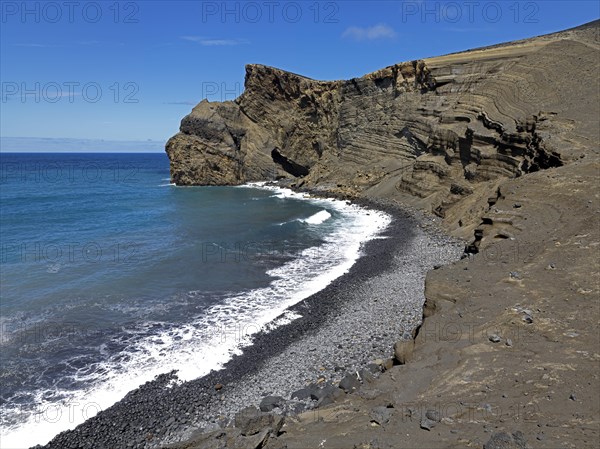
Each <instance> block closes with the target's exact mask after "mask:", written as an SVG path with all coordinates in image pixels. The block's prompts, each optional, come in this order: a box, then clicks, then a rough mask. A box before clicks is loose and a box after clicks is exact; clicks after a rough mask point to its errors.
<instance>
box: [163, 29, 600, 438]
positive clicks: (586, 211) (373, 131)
mask: <svg viewBox="0 0 600 449" xmlns="http://www.w3.org/2000/svg"><path fill="white" fill-rule="evenodd" d="M599 49H600V42H599V39H598V22H594V23H593V24H590V25H588V26H585V27H580V28H576V29H573V30H567V31H564V32H562V33H557V34H553V35H548V36H543V37H539V38H534V39H528V40H524V41H519V42H515V43H509V44H504V45H499V46H494V47H488V48H485V49H479V50H473V51H469V52H464V53H458V54H452V55H447V56H441V57H437V58H430V59H426V60H423V61H416V62H413V63H406V64H398V65H396V66H393V67H390V68H386V69H382V70H381V71H378V72H375V73H373V74H370V75H366V76H365V77H363V78H360V79H357V80H351V81H336V82H317V81H312V80H308V79H305V78H301V77H298V76H296V75H293V74H288V73H286V72H282V71H278V70H277V69H271V68H265V67H262V66H250V67H249V68H248V72H249V73H248V77H247V80H246V92H245V93H244V94H243V95H242V97H241V98H240V99H238V100H236V102H229V103H223V104H220V103H219V104H212V103H207V102H203V103H201V104H200V105H198V106H197V107H196V108H195V109H194V112H193V113H192V114H191V115H190V116H188V117H186V119H184V121H183V122H182V131H183V132H182V133H180V134H178V135H177V136H175V137H174V138H173V139H171V141H170V142H169V144H168V147H167V151H168V154H169V156H170V158H171V163H172V166H171V167H172V168H171V170H172V176H173V179H174V180H175V181H177V182H179V183H182V184H205V183H216V184H223V183H224V184H236V183H239V182H244V181H246V180H253V179H271V178H274V177H278V176H286V177H290V178H293V175H299V174H300V173H298V170H299V167H302V169H303V170H305V171H307V172H308V174H306V175H305V176H304V177H303V178H298V179H293V180H292V181H290V182H292V183H293V184H295V185H296V186H300V187H308V188H311V189H322V190H324V191H334V192H338V193H343V194H346V195H349V196H365V197H373V198H388V199H392V200H395V201H397V202H398V203H400V204H402V205H408V206H413V207H419V208H423V209H426V210H429V211H432V212H434V213H436V214H438V215H439V216H440V217H442V218H443V226H444V228H445V229H446V230H447V231H448V232H451V233H453V234H454V235H456V236H459V237H462V238H464V239H466V240H467V241H468V243H469V250H470V253H471V254H470V256H469V257H468V258H465V259H463V260H461V261H460V262H458V263H455V264H453V265H450V266H445V267H441V268H439V269H437V270H434V271H432V272H430V273H429V274H428V276H427V281H426V295H425V296H426V298H427V302H426V304H425V308H424V315H425V317H426V319H425V321H424V324H423V325H422V327H421V328H420V329H419V332H418V334H417V337H416V339H415V351H414V353H413V355H412V358H411V359H410V360H409V362H408V363H407V364H405V365H396V366H394V367H392V368H391V369H389V370H387V371H386V372H385V373H383V374H382V375H381V377H379V378H378V379H376V380H375V381H373V382H372V383H365V384H364V385H363V387H362V390H361V391H360V392H359V393H356V394H353V395H348V396H347V397H346V398H345V399H343V400H342V401H341V402H338V403H335V404H333V405H330V406H328V407H325V408H321V409H319V411H318V412H310V413H305V414H304V415H301V416H299V417H298V418H293V419H292V418H288V419H287V420H286V424H285V426H284V427H283V429H282V431H283V432H284V433H282V434H281V435H280V436H279V437H278V438H271V439H269V440H268V441H267V442H266V446H265V447H267V448H284V447H287V448H289V449H292V448H319V447H322V448H353V447H357V448H446V447H450V448H454V447H456V448H458V447H461V448H462V447H482V446H483V444H484V443H485V442H486V441H488V440H489V439H490V436H491V435H492V434H493V433H495V432H502V431H504V432H507V433H508V434H512V433H513V432H517V431H520V432H522V433H523V438H525V439H526V440H527V445H528V446H527V447H532V448H563V447H568V448H597V447H600V442H599V441H600V435H599V433H600V394H599V392H600V382H599V379H598V376H599V374H598V373H599V372H600V370H599V368H600V346H599V317H600V314H599V293H600V291H599V272H600V264H599V261H600V257H599V256H600V251H599V249H600V221H599V217H600V215H599V214H600V181H599V174H600V162H599V141H600V130H599V122H600V113H599V104H600V93H599V84H598V80H599V75H600V70H599V64H600V52H599ZM267 81H269V82H267ZM261 86H262V87H261ZM265 86H267V87H265ZM273 86H275V87H273ZM265 89H267V90H269V89H272V90H269V91H268V92H266V91H265ZM284 108H286V114H285V115H284V114H282V111H283V110H284ZM259 111H263V113H259ZM274 117H275V118H274ZM307 117H308V118H309V119H310V120H308V119H307ZM273 149H277V152H278V153H277V154H279V156H281V157H279V156H277V155H275V156H276V157H271V156H272V155H273V153H272V151H273ZM282 157H284V158H285V159H282ZM221 161H222V162H221ZM490 337H491V338H490ZM509 339H510V342H509V341H508V340H509ZM492 340H499V341H497V342H494V341H492ZM378 406H383V407H387V408H386V410H387V412H382V409H377V411H376V412H375V413H374V412H373V408H375V407H378ZM427 410H430V412H429V417H430V418H433V421H438V420H441V421H440V422H437V423H435V422H434V427H432V428H431V429H430V430H425V429H422V428H421V421H422V417H423V415H424V414H425V412H426V411H427ZM431 411H435V412H437V416H436V413H432V412H431ZM381 413H384V414H386V415H389V416H388V417H387V418H389V421H387V422H386V420H387V418H382V417H381V416H380V415H381ZM424 424H427V423H424ZM430 424H431V423H430ZM429 427H430V426H429ZM505 437H506V438H505V440H507V441H505V442H504V443H502V444H503V445H491V444H488V446H487V447H488V448H493V447H495V448H509V447H515V448H516V447H525V443H524V442H523V440H522V438H521V435H520V434H517V436H509V435H506V436H505ZM508 440H510V441H511V442H508ZM498 444H500V443H498Z"/></svg>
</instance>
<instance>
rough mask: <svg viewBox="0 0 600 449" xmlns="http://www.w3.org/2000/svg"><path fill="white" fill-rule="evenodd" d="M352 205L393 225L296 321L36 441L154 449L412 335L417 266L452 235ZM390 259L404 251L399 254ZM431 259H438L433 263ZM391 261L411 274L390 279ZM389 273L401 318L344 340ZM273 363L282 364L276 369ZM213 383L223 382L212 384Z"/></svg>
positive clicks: (416, 319) (380, 353)
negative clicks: (194, 374) (178, 380)
mask: <svg viewBox="0 0 600 449" xmlns="http://www.w3.org/2000/svg"><path fill="white" fill-rule="evenodd" d="M358 203H359V204H360V205H362V206H365V207H368V208H372V209H378V210H381V211H384V212H387V213H389V214H390V215H392V217H393V221H392V223H391V224H390V225H389V227H388V228H387V229H386V230H385V231H384V232H383V236H385V237H387V238H385V239H383V238H376V239H374V240H371V241H369V242H367V244H366V245H364V247H363V256H362V257H360V258H359V259H358V261H357V262H356V263H355V264H354V265H353V266H352V268H351V269H350V271H349V272H348V273H346V274H344V275H342V276H341V277H339V278H337V279H336V280H335V281H333V282H332V283H331V284H330V285H329V286H327V287H326V288H325V289H323V290H321V291H319V292H318V293H316V294H314V295H312V296H310V297H309V298H307V299H305V300H304V301H302V302H301V303H298V304H296V305H295V306H293V307H291V308H290V309H289V310H291V311H293V312H295V313H298V314H300V315H301V316H302V317H301V318H298V319H296V320H294V321H292V322H291V323H289V324H287V325H285V326H281V327H278V328H276V329H274V330H272V331H270V332H268V333H265V332H260V333H259V334H257V335H256V336H255V337H254V338H253V344H252V345H251V346H248V347H245V348H244V352H243V354H241V355H239V356H235V357H234V358H233V359H232V360H231V361H229V362H228V363H227V364H226V365H225V367H224V368H223V369H222V370H220V371H213V372H211V373H209V374H208V375H207V376H204V377H202V378H200V379H196V380H193V381H190V382H186V383H183V384H173V380H175V377H174V376H173V375H169V374H165V375H162V376H159V377H158V378H157V379H156V380H154V381H152V382H149V383H147V384H145V385H142V386H141V387H140V388H138V389H137V390H134V391H132V392H130V393H129V394H128V395H127V396H126V397H125V398H123V399H122V400H121V401H119V402H118V403H116V404H115V405H113V406H112V407H110V408H108V409H106V410H104V411H103V412H101V413H99V414H98V415H97V416H95V417H93V418H91V419H89V420H87V421H86V422H85V423H83V424H82V425H80V426H78V427H77V428H75V429H74V430H72V431H67V432H63V433H61V434H59V435H57V436H56V437H55V438H54V439H53V440H52V441H51V442H50V443H48V444H47V445H45V446H36V447H44V448H47V449H51V448H59V447H60V448H62V447H70V446H71V445H75V446H76V447H94V448H102V447H107V448H108V447H111V446H116V447H137V448H152V447H160V445H162V444H165V443H167V442H176V441H181V440H184V439H185V438H186V437H188V436H189V435H191V433H193V432H194V431H196V430H197V429H198V428H199V427H202V428H205V429H207V430H210V429H214V428H218V427H219V425H223V424H226V423H227V421H228V420H229V419H231V418H232V417H233V415H234V414H235V413H236V412H238V411H239V410H241V409H243V408H244V407H246V406H249V405H258V403H259V402H260V399H261V398H262V396H265V395H267V394H280V395H282V396H285V397H288V398H289V395H290V394H291V392H292V391H293V390H295V389H298V388H302V387H303V386H305V385H306V383H307V382H308V381H316V380H317V377H325V378H326V379H327V381H328V382H329V381H331V382H333V381H335V380H339V378H340V377H341V376H342V375H343V374H344V373H345V372H347V371H352V370H354V369H358V368H360V367H362V366H364V365H366V364H367V363H369V361H372V360H374V359H377V358H388V357H390V355H391V354H390V352H391V347H392V345H393V343H394V342H395V341H397V340H398V339H399V338H400V337H401V336H402V333H403V332H412V331H413V329H414V328H415V327H416V326H418V325H419V324H420V319H421V315H422V303H423V301H424V297H423V281H424V276H425V273H426V271H428V270H429V269H431V268H433V266H435V265H439V264H441V263H443V262H444V261H446V262H447V261H449V259H453V258H456V256H457V255H458V253H459V248H458V246H456V248H455V249H454V250H453V254H452V256H451V257H450V256H449V254H445V253H446V251H448V248H449V245H448V243H449V242H451V241H452V240H451V239H449V238H445V237H441V236H440V235H437V236H431V235H428V233H426V232H423V230H422V229H421V228H420V227H419V225H420V224H419V222H418V220H417V219H415V218H412V217H409V216H408V214H406V213H405V212H403V211H402V210H400V209H398V208H396V207H394V206H391V205H385V204H384V203H380V202H377V203H375V202H367V201H359V202H358ZM421 226H425V223H423V224H421ZM437 244H439V246H436V245H437ZM428 248H429V251H428V250H427V249H428ZM460 252H462V251H460ZM398 255H403V257H402V256H401V257H400V259H398ZM440 256H441V258H442V259H444V260H439V259H440ZM411 258H412V259H411ZM409 259H411V260H412V261H413V264H412V265H411V264H410V261H409ZM434 259H435V260H434ZM400 264H402V265H405V266H409V267H410V268H412V269H413V270H412V271H410V269H409V270H407V271H406V272H405V273H404V274H403V275H402V274H401V276H398V272H397V268H398V267H399V266H400ZM394 272H395V273H396V274H395V276H394V278H398V277H402V278H403V279H404V281H405V284H406V285H400V284H399V285H398V286H397V288H400V289H402V290H412V292H411V293H409V294H408V296H411V297H412V298H411V299H409V298H407V299H406V302H407V304H406V305H404V306H403V312H401V313H403V314H404V315H407V318H406V320H405V321H406V322H405V323H402V321H401V320H395V322H396V324H395V325H393V326H391V327H389V329H388V332H385V331H384V332H382V331H381V328H378V327H377V326H375V325H374V324H370V325H366V326H363V328H362V329H361V332H362V333H361V334H360V337H361V338H357V337H356V336H355V337H354V341H353V340H352V337H349V336H348V335H346V334H348V333H351V332H353V331H357V329H359V327H358V326H357V322H359V321H361V320H360V318H359V317H362V319H363V320H369V319H373V318H375V317H374V314H373V311H372V310H370V309H369V307H363V308H362V309H360V308H359V307H357V305H359V304H361V303H363V304H367V303H366V301H367V300H368V297H369V296H373V294H374V290H373V288H374V287H373V285H374V284H378V282H370V284H369V281H373V280H375V279H376V278H377V277H378V276H379V277H381V276H390V275H392V274H393V273H394ZM409 274H410V275H409ZM380 281H381V279H380ZM379 284H380V285H382V286H383V289H384V290H382V291H381V292H379V294H380V295H381V296H382V297H384V296H388V297H389V296H392V295H393V292H391V291H390V290H386V289H387V288H388V287H389V282H388V286H385V285H383V284H384V283H381V282H379ZM409 285H410V286H412V287H409ZM390 293H392V295H390ZM403 294H404V293H403ZM349 296H350V297H351V299H349ZM397 302H398V301H397V298H391V300H390V301H388V303H387V304H386V305H387V306H389V308H386V307H382V304H383V301H382V300H380V302H379V304H378V309H379V310H380V312H381V316H386V315H388V316H389V313H390V312H391V310H392V309H393V306H394V304H396V305H397ZM350 305H352V306H353V308H355V309H356V310H355V311H354V312H352V313H349V312H348V310H346V309H347V308H348V307H349V306H350ZM396 313H399V312H398V311H396ZM396 317H397V315H396ZM369 328H370V329H369ZM367 334H369V335H367ZM384 334H387V335H384ZM335 335H337V336H338V337H339V338H338V340H339V342H327V341H324V339H325V338H328V337H327V336H329V337H331V336H335ZM376 337H377V338H376ZM282 361H285V362H287V363H288V365H283V366H282V365H281V364H282V363H283V362H282ZM292 361H294V362H292ZM311 361H312V362H311ZM311 363H312V365H311ZM313 365H326V366H313ZM278 367H279V369H278ZM321 368H324V369H321ZM342 368H343V369H342ZM311 369H312V373H311ZM311 374H312V376H311ZM311 377H312V379H311ZM217 384H221V385H222V386H223V387H222V388H220V389H219V390H216V389H215V386H216V385H217ZM300 409H302V408H301V407H300ZM299 411H300V410H299ZM117 429H118V430H117Z"/></svg>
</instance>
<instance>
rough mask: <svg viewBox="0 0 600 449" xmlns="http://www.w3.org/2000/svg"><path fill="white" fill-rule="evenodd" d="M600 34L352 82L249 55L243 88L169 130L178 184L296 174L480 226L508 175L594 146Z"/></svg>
mask: <svg viewBox="0 0 600 449" xmlns="http://www.w3.org/2000/svg"><path fill="white" fill-rule="evenodd" d="M598 44H599V40H598V28H597V26H596V25H592V26H584V27H579V28H575V29H572V30H567V31H564V32H561V33H556V34H553V35H548V36H542V37H538V38H534V39H528V40H524V41H518V42H514V43H510V44H504V45H499V46H494V47H487V48H483V49H478V50H473V51H468V52H463V53H457V54H451V55H446V56H441V57H436V58H431V59H423V60H418V61H411V62H405V63H400V64H396V65H394V66H390V67H386V68H384V69H381V70H378V71H376V72H374V73H370V74H368V75H365V76H363V77H361V78H355V79H351V80H348V81H330V82H323V81H316V80H312V79H309V78H305V77H302V76H299V75H296V74H292V73H289V72H285V71H282V70H278V69H275V68H271V67H266V66H262V65H248V66H247V67H246V80H245V91H244V93H243V94H242V95H241V96H240V97H239V98H238V99H236V100H235V101H230V102H223V103H210V102H208V101H206V100H203V101H202V102H201V103H199V104H198V105H197V106H196V107H195V108H194V109H193V111H192V112H191V113H190V114H189V115H188V116H186V117H185V118H184V119H183V120H182V122H181V128H180V132H179V133H178V134H177V135H175V136H174V137H172V138H171V139H170V140H169V141H168V143H167V147H166V150H167V153H168V155H169V158H170V161H171V177H172V181H173V182H175V183H176V184H178V185H236V184H241V183H245V182H248V181H258V180H275V179H282V178H289V179H290V185H292V186H295V187H301V188H307V189H313V190H323V191H329V192H335V193H340V194H343V195H347V196H350V197H353V196H371V197H388V198H398V199H399V200H401V201H403V202H405V203H408V204H412V205H415V206H418V207H423V208H426V209H429V210H431V211H433V212H434V213H436V214H438V215H439V216H441V217H444V218H445V221H446V222H447V224H448V226H450V227H451V228H453V229H455V230H458V234H461V233H462V234H464V235H465V236H466V235H472V233H473V231H474V230H475V231H477V226H479V225H480V224H481V222H480V220H481V216H482V214H484V213H485V211H486V210H487V208H488V207H489V204H492V203H493V202H494V201H495V198H497V197H498V196H499V195H501V193H500V192H499V191H498V185H499V183H500V182H501V181H502V180H505V179H507V178H515V177H519V176H522V175H525V174H528V173H531V172H534V171H538V170H542V169H546V168H551V167H558V166H561V165H563V164H567V163H569V162H570V161H573V160H575V159H578V158H579V157H580V156H581V155H582V154H583V153H584V148H585V147H587V148H590V147H592V148H597V146H598V136H597V132H596V131H595V129H596V124H595V123H594V122H595V118H596V117H598V103H600V101H599V98H598V89H597V80H596V74H597V66H598ZM488 200H489V201H488ZM507 233H508V234H509V233H510V231H506V232H505V234H507ZM505 236H506V235H505ZM479 240H481V238H480V239H479Z"/></svg>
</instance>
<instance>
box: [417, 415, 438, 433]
mask: <svg viewBox="0 0 600 449" xmlns="http://www.w3.org/2000/svg"><path fill="white" fill-rule="evenodd" d="M436 425H437V422H435V421H433V420H431V419H429V418H427V417H426V416H423V418H421V423H420V424H419V426H420V427H421V429H424V430H431V429H433V428H434V427H435V426H436Z"/></svg>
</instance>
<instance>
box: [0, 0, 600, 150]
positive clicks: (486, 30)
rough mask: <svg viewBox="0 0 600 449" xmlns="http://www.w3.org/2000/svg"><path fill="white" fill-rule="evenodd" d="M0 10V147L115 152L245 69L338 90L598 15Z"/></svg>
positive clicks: (191, 5)
mask: <svg viewBox="0 0 600 449" xmlns="http://www.w3.org/2000/svg"><path fill="white" fill-rule="evenodd" d="M0 3H1V13H2V16H1V18H0V22H1V31H0V33H1V36H0V37H1V41H0V42H1V43H0V50H1V64H0V77H1V80H2V98H1V103H0V106H1V123H0V135H1V136H2V137H7V136H9V137H15V136H19V137H51V138H76V139H105V140H120V141H123V140H148V139H150V140H154V141H165V140H166V139H168V138H169V137H170V136H171V135H173V134H174V133H175V132H177V130H178V126H179V121H180V120H181V118H182V117H183V116H184V115H185V114H187V113H188V112H189V111H190V110H191V108H192V107H193V105H195V104H196V103H197V102H199V101H200V100H201V99H202V98H205V97H206V98H208V99H209V100H210V101H218V100H221V99H226V100H231V99H233V98H235V96H237V95H238V94H239V93H241V91H242V89H243V80H244V65H245V64H247V63H261V64H266V65H271V66H275V67H279V68H282V69H285V70H290V71H292V72H296V73H300V74H303V75H305V76H308V77H311V78H316V79H346V78H352V77H357V76H361V75H363V74H365V73H368V72H371V71H373V70H376V69H378V68H381V67H385V66H387V65H390V64H394V63H397V62H401V61H405V60H411V59H416V58H421V57H427V56H435V55H440V54H444V53H448V52H454V51H460V50H465V49H469V48H474V47H478V46H483V45H489V44H495V43H499V42H503V41H510V40H514V39H520V38H526V37H530V36H535V35H538V34H544V33H549V32H553V31H558V30H561V29H564V28H568V27H572V26H576V25H580V24H582V23H585V22H588V21H591V20H595V19H597V18H598V17H599V15H600V6H599V5H600V2H597V1H564V2H563V1H536V2H531V1H524V2H516V1H506V2H505V1H496V2H493V1H485V0H478V1H464V2H461V1H455V2H444V1H442V2H437V1H388V2H359V1H323V2H316V1H314V0H313V1H308V2H301V1H296V2H295V1H280V0H278V1H255V2H252V1H250V2H222V1H205V2H203V1H187V2H173V1H172V2H161V1H137V2H115V1H107V2H102V1H97V2H94V1H91V2H88V1H76V2H71V3H68V2H63V1H56V2H24V3H23V2H21V1H4V0H2V1H1V2H0ZM5 150H6V149H5Z"/></svg>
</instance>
